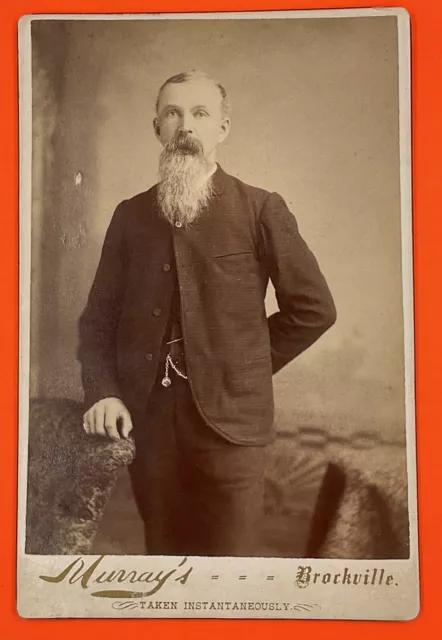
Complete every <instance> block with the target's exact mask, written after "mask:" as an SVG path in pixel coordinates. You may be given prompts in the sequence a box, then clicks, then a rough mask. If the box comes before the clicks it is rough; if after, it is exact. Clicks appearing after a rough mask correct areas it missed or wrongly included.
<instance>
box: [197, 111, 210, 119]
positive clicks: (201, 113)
mask: <svg viewBox="0 0 442 640" xmlns="http://www.w3.org/2000/svg"><path fill="white" fill-rule="evenodd" d="M207 115H208V114H207V111H197V112H196V113H195V117H196V118H205V117H206V116H207Z"/></svg>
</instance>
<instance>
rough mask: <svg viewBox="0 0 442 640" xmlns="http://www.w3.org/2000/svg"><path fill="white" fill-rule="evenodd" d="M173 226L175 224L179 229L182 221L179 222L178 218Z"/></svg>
mask: <svg viewBox="0 0 442 640" xmlns="http://www.w3.org/2000/svg"><path fill="white" fill-rule="evenodd" d="M175 226H176V227H178V229H179V228H180V227H182V226H183V223H182V222H180V221H179V220H177V221H176V222H175Z"/></svg>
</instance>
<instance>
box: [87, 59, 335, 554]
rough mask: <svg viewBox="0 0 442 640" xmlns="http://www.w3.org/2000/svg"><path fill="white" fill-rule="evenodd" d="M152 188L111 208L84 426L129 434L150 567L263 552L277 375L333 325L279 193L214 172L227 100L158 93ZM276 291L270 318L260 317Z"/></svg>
mask: <svg viewBox="0 0 442 640" xmlns="http://www.w3.org/2000/svg"><path fill="white" fill-rule="evenodd" d="M156 111H157V114H156V118H155V120H154V130H155V134H156V136H157V138H158V140H159V141H160V142H161V144H162V145H163V151H162V153H161V157H160V162H159V182H158V184H157V185H155V186H154V187H152V188H151V189H149V190H148V191H146V192H144V193H141V194H139V195H136V196H135V197H133V198H131V199H130V200H126V201H124V202H122V203H121V204H119V205H118V207H117V209H116V211H115V213H114V216H113V218H112V221H111V223H110V226H109V229H108V231H107V234H106V238H105V241H104V246H103V250H102V255H101V260H100V263H99V266H98V270H97V274H96V277H95V280H94V283H93V286H92V289H91V292H90V295H89V299H88V303H87V306H86V309H85V311H84V313H83V315H82V317H81V319H80V348H79V359H80V361H81V364H82V376H83V384H84V389H85V403H86V407H87V409H88V410H87V411H86V413H85V415H84V428H85V430H86V432H88V433H90V434H99V435H102V436H108V437H111V438H114V439H118V438H120V437H127V436H128V434H129V432H130V431H131V430H132V429H133V431H132V434H133V436H134V438H135V444H136V458H135V461H134V463H133V464H132V466H131V468H130V474H131V480H132V487H133V491H134V495H135V498H136V501H137V504H138V507H139V510H140V513H141V516H142V518H143V520H144V523H145V539H146V549H147V553H149V554H164V555H176V554H186V555H221V556H252V555H256V554H259V546H257V535H258V534H259V528H260V518H261V511H262V499H263V479H264V469H265V459H266V451H267V446H266V445H268V443H270V442H271V441H272V438H273V412H274V405H273V386H272V374H274V373H276V372H277V371H279V370H280V369H281V368H282V367H283V366H284V365H286V364H287V363H288V362H290V361H291V360H293V359H294V358H295V357H296V356H298V355H299V354H300V353H301V352H302V351H304V350H305V349H306V348H307V347H309V346H310V345H311V344H312V343H314V342H315V341H316V340H317V339H318V338H319V337H320V336H321V335H322V334H323V333H324V332H325V331H326V330H327V329H328V328H329V327H330V326H331V325H332V324H333V323H334V322H335V317H336V312H335V307H334V304H333V300H332V297H331V294H330V291H329V289H328V286H327V284H326V281H325V279H324V277H323V275H322V273H321V271H320V269H319V267H318V264H317V261H316V259H315V258H314V256H313V255H312V253H311V252H310V250H309V249H308V247H307V245H306V244H305V242H304V240H303V239H302V237H301V236H300V234H299V231H298V227H297V223H296V220H295V218H294V216H293V214H292V213H291V212H290V211H289V210H288V208H287V206H286V204H285V202H284V200H283V199H282V198H281V197H280V196H279V195H278V194H277V193H270V192H268V191H265V190H263V189H259V188H256V187H252V186H249V185H247V184H245V183H243V182H241V181H240V180H239V179H237V178H234V177H232V176H230V175H228V174H226V173H225V172H224V171H223V169H222V168H221V167H220V166H219V165H218V164H217V163H216V149H217V147H218V145H219V144H220V143H221V142H223V140H225V138H226V137H227V135H228V133H229V128H230V119H229V104H228V99H227V95H226V91H225V89H224V87H223V86H222V85H221V84H220V83H218V82H217V81H215V80H214V79H212V78H211V77H209V76H207V75H206V74H203V73H201V72H196V71H190V72H186V73H181V74H179V75H176V76H173V77H171V78H169V79H168V80H167V81H166V82H165V83H164V84H163V86H162V87H161V89H160V91H159V94H158V100H157V105H156ZM269 280H271V282H272V283H273V285H274V287H275V292H276V299H277V302H278V307H279V310H278V311H277V312H276V313H274V314H273V315H271V316H270V317H266V312H265V294H266V288H267V284H268V282H269Z"/></svg>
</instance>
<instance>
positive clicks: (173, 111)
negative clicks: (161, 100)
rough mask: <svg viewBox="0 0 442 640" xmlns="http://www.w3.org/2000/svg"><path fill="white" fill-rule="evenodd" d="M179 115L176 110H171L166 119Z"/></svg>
mask: <svg viewBox="0 0 442 640" xmlns="http://www.w3.org/2000/svg"><path fill="white" fill-rule="evenodd" d="M176 115H177V111H176V109H170V110H169V111H168V112H167V113H166V118H170V117H172V118H173V117H174V116H176Z"/></svg>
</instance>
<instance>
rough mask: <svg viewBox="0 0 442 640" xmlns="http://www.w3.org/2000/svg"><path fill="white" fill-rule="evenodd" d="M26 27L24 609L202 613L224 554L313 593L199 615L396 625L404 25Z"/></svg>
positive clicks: (406, 153)
mask: <svg viewBox="0 0 442 640" xmlns="http://www.w3.org/2000/svg"><path fill="white" fill-rule="evenodd" d="M20 28H21V31H20V89H21V91H20V118H21V120H20V122H21V129H20V137H21V148H20V150H21V212H20V228H21V231H20V232H21V335H20V348H21V360H20V365H21V370H20V478H19V490H20V508H19V517H18V540H19V551H18V555H19V558H18V563H19V599H20V598H21V602H22V609H24V610H26V611H27V612H28V614H29V615H30V616H37V617H39V616H42V615H43V616H44V615H49V616H52V615H53V616H64V615H74V616H77V617H81V616H83V615H85V616H86V617H88V616H89V617H94V616H98V617H99V616H106V615H109V616H112V615H123V612H126V615H137V616H143V615H157V616H158V615H162V616H163V617H166V616H167V615H168V614H165V613H161V611H159V612H157V613H154V614H152V612H151V613H150V614H149V613H148V611H147V609H148V608H149V607H148V605H145V606H141V602H147V601H148V600H149V595H150V593H151V592H146V591H140V589H142V588H144V587H145V586H146V585H144V587H141V586H140V585H139V584H138V586H137V587H136V589H138V593H137V592H135V591H130V592H129V591H127V589H128V588H129V586H130V585H129V583H131V584H132V583H134V582H143V581H145V582H146V581H147V582H149V581H153V580H156V582H157V583H158V584H157V586H156V588H157V589H159V588H160V587H161V588H163V590H164V593H166V588H167V587H166V586H164V585H163V581H162V579H161V578H159V577H158V576H159V575H160V573H161V572H162V571H164V572H167V571H168V570H169V569H170V568H171V567H172V573H173V571H175V570H176V571H178V574H177V575H176V582H177V583H179V584H180V585H184V584H185V583H187V584H186V586H185V589H187V590H190V591H192V587H191V584H190V583H191V578H192V576H191V573H192V571H193V574H192V575H193V576H195V574H196V573H198V571H200V573H201V571H202V572H203V573H204V571H205V573H206V574H207V580H209V579H210V580H211V581H212V582H211V584H210V585H209V584H208V583H207V585H206V586H204V585H203V583H201V582H198V581H197V579H196V578H194V582H195V583H196V584H195V587H194V596H192V597H193V599H192V598H190V596H189V594H188V593H187V595H186V596H185V597H186V598H187V599H186V600H185V602H184V604H183V603H181V604H177V607H175V608H174V607H170V608H171V609H173V610H174V613H171V614H170V615H175V616H179V615H181V616H183V615H184V616H191V615H204V616H206V617H209V616H210V615H212V616H213V615H215V614H214V613H213V611H212V613H211V612H210V610H208V607H203V606H198V604H197V603H198V602H199V603H201V602H202V601H203V600H207V599H209V600H210V597H208V596H207V591H210V590H211V589H216V588H217V589H221V583H222V581H223V576H222V568H223V564H222V563H223V562H224V563H225V562H226V561H227V560H228V566H229V575H230V574H232V575H233V574H235V589H238V590H239V591H238V594H239V595H238V598H239V599H240V596H241V593H242V594H243V595H242V596H241V597H242V598H243V600H244V601H245V600H249V598H245V595H244V594H245V592H244V591H242V590H243V589H245V585H246V583H247V584H248V585H250V583H251V582H253V587H250V588H252V592H253V589H258V590H259V588H262V589H263V588H264V587H265V589H276V586H273V583H275V584H276V582H277V580H278V575H280V576H281V579H283V577H284V576H286V575H287V576H288V575H290V576H292V577H291V584H292V585H293V583H294V584H295V585H296V586H297V588H298V589H305V587H308V588H309V589H310V592H311V594H312V597H313V600H311V601H310V600H308V599H307V600H305V597H306V593H307V591H308V589H307V590H305V591H302V596H303V599H302V602H303V604H299V602H298V601H294V600H293V601H291V602H290V606H289V603H288V596H287V594H285V595H284V593H285V591H284V589H285V588H286V587H284V588H282V587H280V588H281V589H282V590H281V591H280V593H281V595H280V598H279V600H280V601H281V606H280V607H279V608H278V607H277V606H276V605H278V604H280V603H279V600H278V598H276V600H275V597H276V596H275V594H273V596H270V595H269V601H268V602H267V605H266V607H264V606H263V605H264V604H265V602H262V603H261V601H260V602H259V603H256V598H255V596H253V597H252V596H250V598H251V599H252V600H253V598H255V600H254V602H255V604H259V607H258V606H255V605H253V607H252V606H246V604H244V606H240V605H239V604H238V613H236V614H235V613H234V611H230V608H229V607H224V605H223V606H222V607H221V606H219V607H217V611H216V615H217V616H218V617H219V616H225V617H229V616H230V615H236V616H242V617H254V616H255V617H256V616H273V617H275V616H280V617H296V616H299V615H301V616H303V615H310V616H311V617H355V616H356V617H362V618H364V616H366V617H367V618H371V617H374V618H376V616H377V615H379V617H380V618H387V619H388V617H389V615H391V616H392V617H398V616H399V617H400V618H406V617H407V616H408V615H409V617H411V614H412V613H413V607H414V613H415V612H416V611H415V610H416V607H418V569H417V566H418V561H417V540H416V530H417V504H416V478H415V474H416V469H415V464H416V463H415V455H416V454H415V434H414V428H415V427H414V347H413V277H412V275H413V274H412V234H411V228H412V217H411V195H410V194H411V183H410V174H411V149H410V113H409V111H410V81H409V22H408V16H407V14H406V12H403V11H402V10H401V9H396V10H395V9H385V10H353V11H346V10H341V11H338V10H336V11H322V12H317V11H308V12H307V11H304V12H276V11H275V12H266V13H238V14H222V13H220V14H193V15H192V14H182V15H178V14H170V15H166V14H164V15H161V14H155V15H148V14H144V15H143V14H140V15H130V16H129V15H106V16H104V15H101V16H100V15H95V16H86V15H75V16H74V15H69V16H60V15H58V16H57V15H53V16H27V17H26V18H25V19H24V21H23V20H22V23H21V25H20ZM143 557H145V560H143ZM165 559H166V560H167V562H166V565H164V562H165ZM356 561H358V562H356ZM106 562H107V563H108V565H106V566H105V564H106ZM109 562H110V564H109ZM140 562H142V563H146V562H147V563H148V565H149V566H151V567H154V569H153V570H152V571H153V573H150V574H149V576H150V577H149V579H146V580H144V579H142V578H140V575H143V573H142V572H146V571H147V569H146V568H145V564H142V565H140ZM161 563H163V564H161ZM171 563H172V564H171ZM272 563H274V564H272ZM163 565H164V567H165V568H164V569H163ZM191 565H192V568H190V567H191ZM146 566H147V565H146ZM224 566H227V565H226V564H224ZM106 567H108V568H109V571H108V570H107V568H106ZM177 567H179V568H177ZM205 567H207V570H206V569H205ZM260 567H261V569H260ZM198 568H199V569H198ZM110 569H112V571H111V570H110ZM236 569H237V570H236ZM33 571H34V574H35V575H34V576H33V577H32V578H31V577H30V576H31V574H32V573H33ZM158 571H159V572H160V573H158ZM186 571H187V573H186ZM259 571H260V572H261V573H260V574H259ZM42 572H43V574H44V575H43V574H42ZM103 572H104V573H103ZM232 572H233V573H232ZM253 572H255V574H254V575H255V576H258V575H260V576H261V577H260V578H259V579H260V580H261V581H262V580H263V579H265V580H266V581H267V582H266V584H265V585H264V587H263V586H262V584H261V586H259V585H258V583H257V578H256V579H255V578H253V577H252V576H253ZM154 574H155V576H156V577H152V576H153V575H154ZM402 574H403V575H404V576H406V579H405V578H404V580H403V581H402V582H401V580H400V578H401V576H402ZM263 576H264V577H263ZM80 580H81V585H82V587H83V588H84V589H86V590H87V589H88V588H89V587H90V586H91V584H92V583H93V582H96V583H100V584H101V587H102V588H104V586H103V585H104V583H114V584H112V585H109V584H106V587H108V588H109V589H110V588H111V587H112V589H113V590H114V591H107V592H106V593H105V592H104V591H103V589H102V590H101V591H97V592H95V593H92V594H91V595H93V596H96V597H95V599H94V598H92V600H94V602H92V601H91V599H90V598H89V601H88V602H89V604H88V605H83V607H84V606H86V609H84V608H83V610H82V608H81V605H80V604H78V605H75V606H76V608H75V607H74V604H72V603H69V602H68V600H69V597H70V596H69V594H70V593H71V591H73V589H74V588H76V587H77V586H78V585H75V584H74V583H75V582H78V581H80ZM170 580H172V578H170ZM225 580H227V578H225ZM229 580H233V578H232V577H230V578H229ZM238 581H241V582H242V584H241V583H238ZM20 583H21V584H20ZM25 583H26V584H25ZM121 583H123V584H121ZM215 583H217V585H215ZM270 583H272V584H270ZM204 584H206V583H204ZM229 584H230V583H229V582H228V580H227V582H225V583H224V585H225V587H224V588H227V587H228V585H229ZM32 585H34V586H33V587H32ZM55 585H57V588H58V587H60V589H61V590H62V591H60V594H61V595H60V603H58V604H54V601H53V599H54V594H55V591H54V589H55ZM218 585H219V586H218ZM346 585H350V586H347V587H346ZM359 585H365V586H359ZM398 586H399V587H400V588H399V589H398V588H397V587H398ZM31 587H32V588H31ZM97 588H98V587H97ZM132 588H134V584H132ZM248 588H249V587H248ZM316 588H317V594H318V595H316V594H315V595H313V593H314V592H313V589H316ZM33 589H34V593H35V590H36V591H37V592H38V593H39V597H38V598H37V597H35V596H33ZM45 589H49V591H45ZM51 589H52V591H51ZM122 589H123V590H122ZM339 589H341V590H343V591H344V592H346V593H347V595H346V596H345V595H344V596H342V595H339V594H341V591H340V590H339ZM346 589H347V591H346ZM364 589H365V591H364ZM350 590H351V594H352V595H351V598H350V600H349V596H348V593H349V592H350ZM369 590H372V591H373V598H374V599H379V598H384V599H386V600H387V601H388V600H389V601H390V608H389V605H388V602H387V603H386V604H383V605H380V604H379V602H378V604H377V605H376V606H375V607H374V609H371V608H370V606H371V605H369V604H368V603H367V602H366V601H365V600H366V593H368V591H369ZM383 590H386V591H387V592H388V595H384V596H381V592H383ZM393 590H394V594H393ZM20 591H21V592H22V595H21V596H20ZM77 591H78V589H77ZM204 591H206V597H205V598H204V597H203V594H204ZM335 591H336V594H337V595H336V597H337V600H339V602H340V604H339V605H336V608H335V609H334V610H333V613H331V612H330V610H329V609H328V607H327V606H326V605H325V604H324V603H325V602H326V600H327V597H328V598H331V599H333V598H334V596H333V593H334V592H335ZM252 592H250V593H252ZM356 592H357V593H356ZM212 593H215V591H213V592H212ZM256 593H257V591H256ZM275 593H276V592H275ZM404 593H406V594H407V596H406V597H404ZM51 594H52V595H51ZM112 594H113V595H112ZM129 594H131V595H129ZM84 597H86V596H85V595H84V594H80V593H78V594H77V595H76V596H75V598H73V602H74V601H75V602H77V600H78V603H80V601H81V598H84ZM146 597H147V600H146ZM155 597H159V596H155ZM164 597H166V596H165V595H164ZM183 597H184V596H183ZM219 597H220V596H219V593H218V592H217V595H214V596H213V598H214V602H215V600H216V599H218V601H219ZM223 597H224V598H225V596H223ZM33 598H34V599H33ZM100 598H101V600H100ZM112 598H117V599H118V602H120V603H122V604H119V605H118V606H117V603H116V601H113V604H112V611H111V610H109V611H107V613H103V612H104V609H100V608H99V606H98V604H99V602H100V603H101V602H104V601H106V602H107V603H108V600H109V599H112ZM137 598H138V600H137ZM139 598H144V600H140V599H139ZM261 598H262V596H261ZM315 598H316V599H315ZM231 599H232V598H231ZM175 600H176V601H177V602H178V600H179V598H177V597H175V596H174V597H172V596H170V597H168V601H171V602H172V601H175ZM286 600H287V603H286V604H287V608H286V609H284V606H285V604H284V603H285V601H286ZM298 600H299V596H298ZM341 600H342V601H341ZM42 601H43V602H44V603H45V604H44V605H43V606H42V604H41V602H42ZM283 601H284V602H283ZM191 602H193V603H194V604H193V605H192V606H191V604H189V603H191ZM238 602H239V601H238ZM320 602H322V604H320ZM125 603H126V604H125ZM403 603H405V605H404V604H403ZM108 604H109V603H108ZM270 605H273V606H270ZM94 606H95V607H96V609H95V610H94V609H93V607H94ZM404 606H408V607H409V614H408V613H407V612H404ZM51 607H53V612H52V613H51V611H52V610H51ZM71 607H74V608H71ZM97 607H98V608H97ZM300 607H301V608H300ZM302 607H304V608H302ZM315 607H316V609H317V611H316V613H313V612H314V608H315ZM355 607H356V609H354V608H355ZM401 607H402V608H401ZM151 608H152V607H151ZM157 608H158V607H157ZM159 608H160V609H161V607H159ZM163 608H164V607H163ZM165 608H169V607H165ZM352 608H353V609H354V611H356V613H354V611H352ZM213 609H215V605H214V607H213ZM45 610H47V611H49V613H42V611H43V612H44V611H45ZM128 611H130V612H132V613H129V614H128V613H127V612H128ZM398 611H400V613H398ZM73 612H74V613H73Z"/></svg>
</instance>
